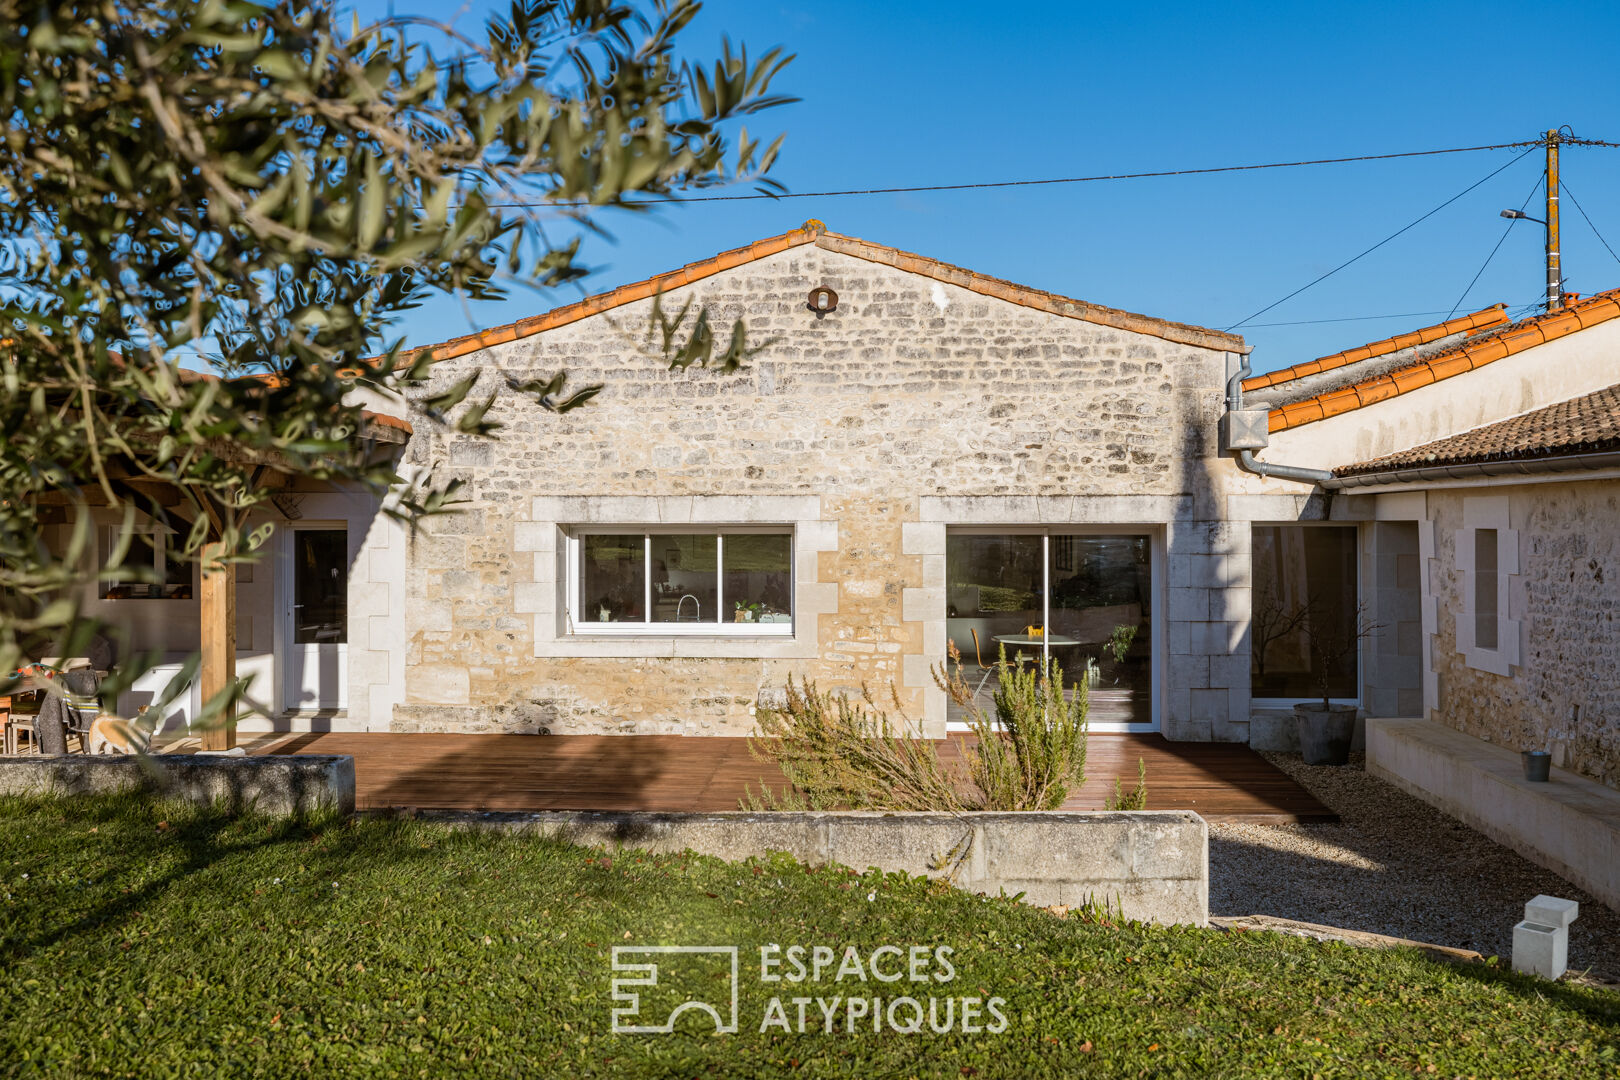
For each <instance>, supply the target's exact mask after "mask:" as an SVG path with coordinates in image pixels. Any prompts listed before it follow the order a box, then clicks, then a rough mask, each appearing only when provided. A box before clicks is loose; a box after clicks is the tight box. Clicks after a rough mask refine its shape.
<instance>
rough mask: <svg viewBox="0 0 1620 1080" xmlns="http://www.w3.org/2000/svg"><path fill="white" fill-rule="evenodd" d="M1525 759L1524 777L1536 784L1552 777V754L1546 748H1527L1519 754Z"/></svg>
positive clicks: (1543, 782)
mask: <svg viewBox="0 0 1620 1080" xmlns="http://www.w3.org/2000/svg"><path fill="white" fill-rule="evenodd" d="M1519 756H1520V757H1521V758H1523V759H1524V778H1525V779H1526V780H1529V781H1530V782H1531V783H1535V784H1545V783H1546V782H1547V781H1548V780H1550V779H1551V778H1552V755H1551V754H1549V753H1547V751H1545V750H1525V751H1523V752H1521V753H1520V754H1519Z"/></svg>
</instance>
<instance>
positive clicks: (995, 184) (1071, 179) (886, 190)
mask: <svg viewBox="0 0 1620 1080" xmlns="http://www.w3.org/2000/svg"><path fill="white" fill-rule="evenodd" d="M1542 145H1545V143H1544V141H1543V140H1541V139H1532V140H1528V141H1525V142H1509V143H1490V144H1487V145H1484V146H1450V147H1446V148H1444V149H1440V150H1407V151H1403V152H1401V153H1397V154H1361V155H1358V156H1356V157H1336V158H1311V159H1309V160H1305V161H1269V162H1265V163H1263V164H1259V165H1219V166H1215V167H1212V168H1207V169H1165V170H1162V171H1159V172H1135V173H1104V174H1098V175H1096V176H1065V177H1058V178H1055V179H1048V180H995V181H990V182H987V183H978V184H915V185H912V186H909V187H880V188H849V189H846V190H842V191H784V192H775V193H770V192H760V193H756V194H752V195H693V196H689V197H686V196H678V195H672V196H669V197H667V198H658V199H636V200H634V202H635V205H638V206H639V205H642V204H644V203H700V202H745V201H750V200H764V199H768V200H770V201H773V202H779V201H781V200H784V199H828V198H834V197H838V196H845V195H904V194H911V193H914V192H920V191H975V190H981V189H984V188H1010V187H1039V186H1042V185H1048V184H1091V183H1096V182H1098V181H1102V180H1148V179H1152V178H1154V177H1163V176H1207V175H1209V174H1211V173H1230V172H1254V171H1256V170H1259V169H1297V168H1301V167H1303V166H1306V165H1342V164H1345V163H1346V162H1351V161H1390V160H1393V159H1395V158H1415V157H1433V156H1435V155H1437V154H1471V153H1474V152H1475V151H1478V150H1516V149H1518V148H1520V147H1525V146H1529V147H1537V146H1542ZM1563 145H1565V146H1572V145H1581V146H1620V143H1605V142H1598V141H1597V140H1595V139H1566V140H1564V142H1563ZM487 205H488V206H489V208H490V209H492V210H519V209H526V208H533V209H540V208H544V207H549V206H557V207H564V206H587V205H589V204H588V203H585V202H553V201H551V200H547V199H537V200H535V201H534V202H503V203H488V204H487Z"/></svg>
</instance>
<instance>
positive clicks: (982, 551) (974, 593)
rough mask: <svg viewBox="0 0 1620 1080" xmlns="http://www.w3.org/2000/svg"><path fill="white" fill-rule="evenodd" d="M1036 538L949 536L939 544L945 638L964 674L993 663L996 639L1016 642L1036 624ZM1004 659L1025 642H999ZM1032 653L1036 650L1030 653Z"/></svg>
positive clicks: (1039, 575) (1038, 542)
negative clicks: (1002, 644)
mask: <svg viewBox="0 0 1620 1080" xmlns="http://www.w3.org/2000/svg"><path fill="white" fill-rule="evenodd" d="M1041 540H1042V538H1041V537H1039V536H979V535H974V534H971V533H967V534H957V533H951V534H950V535H949V536H947V538H946V544H945V584H946V589H945V602H946V609H945V613H946V616H947V618H946V623H945V635H946V636H947V637H948V638H950V640H951V641H952V642H953V643H955V645H956V647H957V649H958V650H960V651H961V653H962V660H963V662H964V664H965V665H967V666H968V668H969V669H970V670H972V669H974V668H978V667H980V665H981V662H982V664H983V665H984V666H986V667H988V666H989V665H991V664H994V663H995V662H996V655H997V649H998V647H999V645H998V642H997V641H996V638H998V637H1010V638H1019V637H1025V636H1026V630H1027V629H1028V628H1029V627H1031V626H1036V625H1039V624H1040V622H1041V618H1042V616H1041V587H1042V583H1041V578H1042V573H1041ZM1005 644H1006V646H1007V658H1008V659H1009V660H1011V659H1015V658H1016V657H1017V655H1018V653H1019V652H1020V651H1022V652H1023V653H1024V655H1026V656H1028V655H1030V653H1031V646H1030V644H1029V643H1028V642H1025V643H1023V644H1020V643H1019V642H1017V641H1011V642H1006V643H1005ZM1035 651H1036V652H1038V651H1039V650H1038V649H1036V650H1035Z"/></svg>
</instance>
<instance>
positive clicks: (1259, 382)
mask: <svg viewBox="0 0 1620 1080" xmlns="http://www.w3.org/2000/svg"><path fill="white" fill-rule="evenodd" d="M1506 307H1507V305H1506V304H1496V305H1494V306H1492V307H1488V308H1486V309H1485V310H1483V311H1476V312H1474V313H1473V314H1472V315H1459V316H1458V317H1457V318H1455V319H1447V320H1446V321H1445V322H1443V323H1438V324H1436V325H1434V326H1425V327H1424V328H1423V329H1421V330H1412V331H1409V332H1407V333H1405V334H1396V335H1395V336H1394V337H1392V338H1385V339H1384V340H1383V341H1375V342H1373V343H1372V344H1370V345H1358V346H1356V347H1355V348H1354V349H1346V350H1344V351H1343V352H1336V353H1334V354H1333V355H1332V356H1322V357H1318V358H1317V359H1315V360H1307V361H1305V363H1303V364H1295V365H1294V366H1293V367H1289V368H1283V369H1282V370H1281V371H1269V372H1267V373H1266V374H1264V375H1256V376H1254V378H1252V379H1244V380H1243V389H1244V390H1245V391H1250V390H1264V389H1266V388H1267V387H1272V386H1277V385H1279V384H1281V383H1286V382H1293V381H1294V380H1295V379H1303V378H1304V377H1305V376H1307V375H1320V374H1321V373H1322V372H1324V371H1332V370H1334V369H1335V368H1341V367H1344V366H1346V365H1348V364H1355V363H1359V362H1361V361H1362V360H1371V359H1373V358H1374V357H1377V356H1387V355H1389V354H1390V353H1394V352H1400V351H1401V350H1402V349H1412V348H1416V347H1417V346H1419V345H1427V344H1428V343H1429V342H1431V341H1439V340H1440V339H1441V338H1447V337H1450V336H1452V335H1453V334H1467V333H1473V332H1475V331H1479V330H1484V329H1487V328H1489V327H1492V326H1499V325H1501V324H1502V323H1505V322H1507V321H1508V317H1507V312H1506V310H1505V309H1506Z"/></svg>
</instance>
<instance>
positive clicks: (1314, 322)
mask: <svg viewBox="0 0 1620 1080" xmlns="http://www.w3.org/2000/svg"><path fill="white" fill-rule="evenodd" d="M1444 314H1445V312H1444V311H1439V310H1436V311H1397V312H1394V313H1392V314H1389V315H1345V316H1342V317H1340V318H1337V319H1295V320H1293V321H1292V322H1256V323H1249V324H1247V325H1248V327H1249V329H1250V330H1258V329H1259V328H1261V327H1263V326H1319V325H1321V324H1322V323H1341V322H1372V321H1373V320H1375V319H1421V318H1424V317H1425V316H1428V315H1444Z"/></svg>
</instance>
